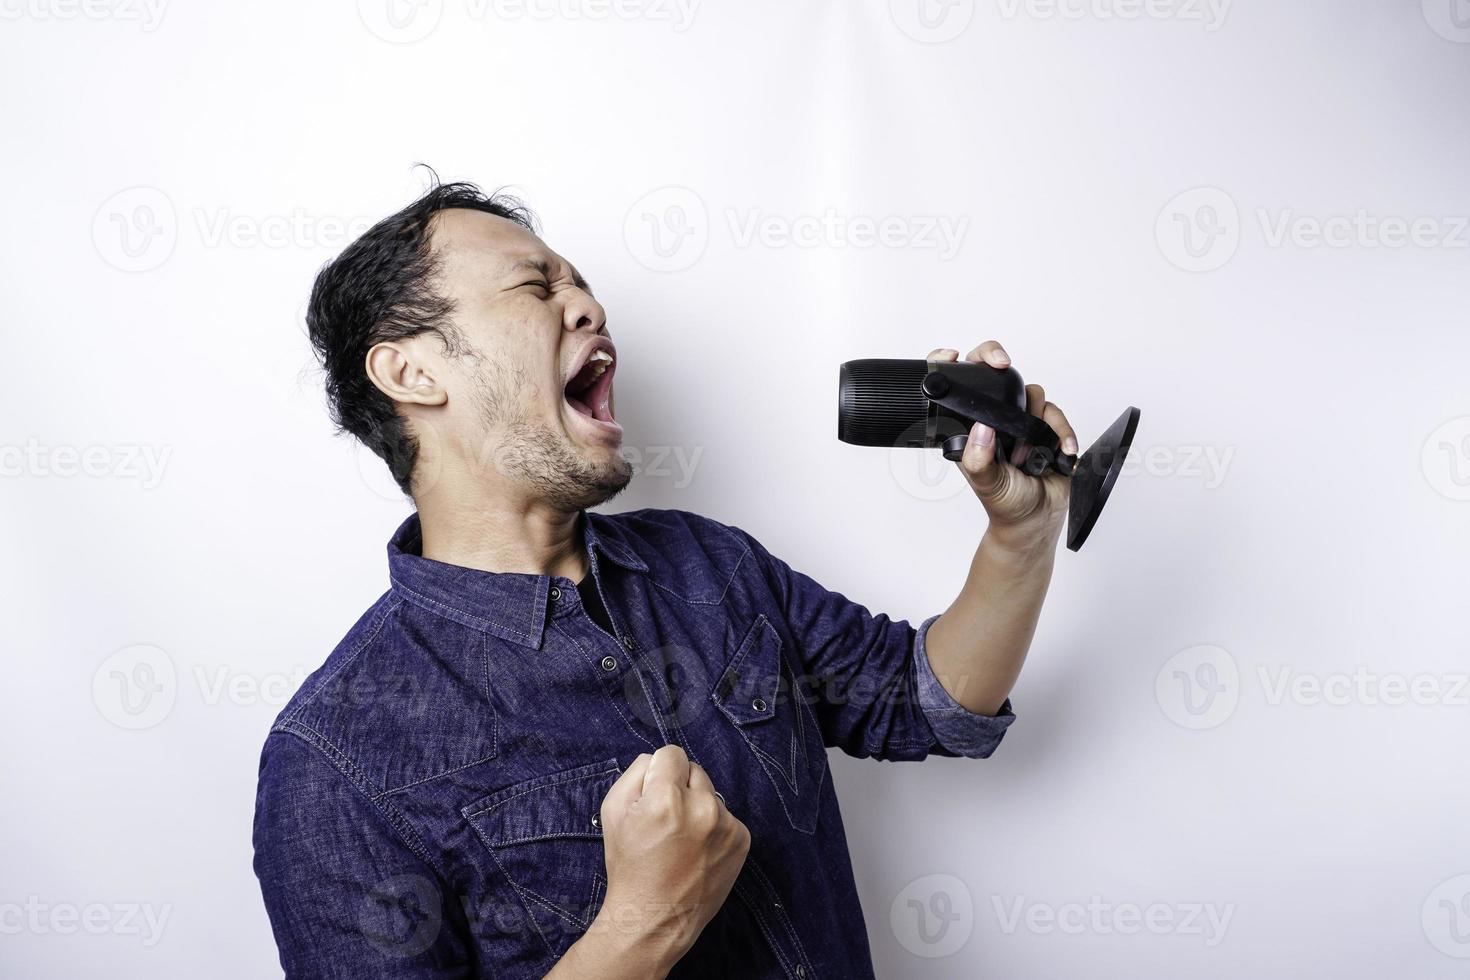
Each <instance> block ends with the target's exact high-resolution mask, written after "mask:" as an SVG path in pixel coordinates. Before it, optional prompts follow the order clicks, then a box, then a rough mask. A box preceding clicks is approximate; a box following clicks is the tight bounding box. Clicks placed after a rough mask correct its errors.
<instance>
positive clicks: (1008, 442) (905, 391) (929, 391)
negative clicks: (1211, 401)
mask: <svg viewBox="0 0 1470 980" xmlns="http://www.w3.org/2000/svg"><path fill="white" fill-rule="evenodd" d="M1139 415H1140V412H1139V410H1138V409H1136V408H1132V407H1129V408H1128V409H1127V410H1125V411H1124V412H1123V414H1122V415H1120V416H1118V419H1117V421H1115V422H1114V423H1113V424H1112V425H1111V426H1109V427H1108V430H1107V431H1106V432H1104V433H1103V434H1102V435H1101V436H1100V437H1099V438H1098V440H1097V441H1096V442H1094V443H1093V444H1092V445H1091V446H1090V447H1089V448H1088V450H1087V452H1085V453H1083V454H1082V456H1081V457H1080V458H1079V457H1077V456H1073V455H1070V454H1068V453H1064V452H1062V451H1061V437H1060V436H1058V435H1057V434H1056V432H1055V431H1054V430H1053V429H1052V427H1051V426H1049V425H1047V424H1046V423H1045V422H1043V421H1042V420H1041V419H1039V418H1037V417H1036V416H1034V415H1032V414H1031V413H1029V412H1027V411H1026V383H1025V382H1024V381H1023V380H1022V379H1021V375H1020V373H1019V372H1017V371H1016V369H1015V368H994V367H991V366H990V365H988V364H977V363H975V362H973V361H926V360H922V359H904V358H865V359H863V360H857V361H848V362H846V363H845V364H843V365H842V366H841V368H840V369H839V371H838V379H837V438H838V439H840V440H841V441H843V442H845V443H848V444H849V445H853V446H878V447H882V448H886V449H900V448H904V449H935V448H937V449H940V450H941V451H942V452H943V454H944V458H945V459H949V460H958V459H959V458H960V457H961V456H963V455H964V451H965V441H966V439H967V438H968V436H969V432H970V427H971V426H972V425H974V424H975V423H976V422H983V423H984V424H985V425H988V426H990V427H991V428H993V429H994V430H995V433H996V440H995V446H996V448H995V453H996V458H997V459H1000V460H1002V461H1004V460H1008V459H1010V456H1011V453H1012V452H1013V451H1014V450H1015V447H1016V445H1017V443H1018V442H1024V443H1026V444H1027V445H1028V446H1029V447H1030V449H1029V450H1028V452H1027V455H1026V459H1025V461H1024V462H1023V463H1022V465H1021V469H1022V470H1024V471H1025V472H1026V473H1028V474H1030V475H1031V476H1040V475H1041V474H1042V473H1045V472H1046V471H1047V470H1055V471H1056V472H1058V473H1061V474H1062V475H1063V476H1065V477H1068V478H1069V479H1070V480H1071V481H1072V487H1071V498H1070V501H1069V503H1068V510H1067V548H1068V550H1070V551H1078V550H1080V549H1081V547H1082V545H1083V543H1084V542H1085V541H1086V540H1087V537H1088V535H1089V534H1091V533H1092V528H1093V526H1094V525H1095V524H1096V523H1097V519H1098V516H1099V515H1101V514H1102V509H1103V506H1104V505H1105V504H1106V503H1107V502H1108V496H1109V495H1110V494H1111V493H1112V492H1113V485H1114V484H1115V483H1117V482H1118V475H1119V474H1120V473H1121V472H1122V470H1123V460H1124V459H1125V458H1126V457H1127V455H1128V449H1129V447H1131V446H1132V445H1133V434H1134V432H1136V431H1137V429H1138V418H1139Z"/></svg>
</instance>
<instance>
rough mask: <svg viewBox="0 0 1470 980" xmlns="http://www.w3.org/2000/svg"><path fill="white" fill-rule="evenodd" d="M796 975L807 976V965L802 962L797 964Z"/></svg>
mask: <svg viewBox="0 0 1470 980" xmlns="http://www.w3.org/2000/svg"><path fill="white" fill-rule="evenodd" d="M796 975H797V976H798V977H804V976H806V967H804V966H802V965H801V964H800V963H798V964H796Z"/></svg>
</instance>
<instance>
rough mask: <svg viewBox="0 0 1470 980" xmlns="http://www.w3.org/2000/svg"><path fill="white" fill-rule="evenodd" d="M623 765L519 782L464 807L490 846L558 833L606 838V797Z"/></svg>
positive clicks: (613, 763) (598, 764)
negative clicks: (603, 815) (604, 820)
mask: <svg viewBox="0 0 1470 980" xmlns="http://www.w3.org/2000/svg"><path fill="white" fill-rule="evenodd" d="M620 775H622V770H621V769H620V768H619V767H618V761H617V760H616V759H607V760H605V761H603V762H594V763H592V764H590V765H585V766H578V767H577V768H575V769H567V770H565V771H563V772H558V773H553V774H552V775H549V776H540V777H537V778H535V779H530V780H527V781H526V782H523V783H517V784H516V785H514V786H511V787H509V788H507V789H503V790H501V791H499V792H497V793H493V794H491V795H490V796H487V797H485V798H484V799H482V800H479V801H477V802H475V803H472V804H471V805H469V806H467V807H465V808H464V810H463V811H462V812H463V813H464V816H465V818H466V819H468V820H469V821H470V822H471V823H473V824H474V827H475V830H476V831H477V832H478V833H479V834H480V836H481V837H483V838H484V840H485V843H486V844H489V845H490V846H491V847H497V848H498V847H509V846H512V845H516V844H527V843H530V842H532V841H539V840H549V839H552V838H558V837H582V838H600V837H602V820H601V817H600V816H599V813H600V811H601V809H602V801H603V798H604V797H606V796H607V791H608V790H610V789H612V785H613V783H615V782H617V781H618V777H619V776H620Z"/></svg>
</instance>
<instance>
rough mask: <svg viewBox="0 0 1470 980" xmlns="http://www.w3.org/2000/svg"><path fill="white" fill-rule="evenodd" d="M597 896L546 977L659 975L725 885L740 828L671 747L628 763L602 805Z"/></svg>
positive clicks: (690, 940)
mask: <svg viewBox="0 0 1470 980" xmlns="http://www.w3.org/2000/svg"><path fill="white" fill-rule="evenodd" d="M602 842H603V849H604V851H605V854H606V860H607V897H606V899H605V900H604V901H603V903H602V909H601V911H599V912H598V914H597V918H596V919H595V920H594V921H593V923H592V925H591V927H590V928H589V929H588V930H587V934H586V935H585V936H583V937H582V939H580V940H578V941H577V942H576V943H575V944H573V946H572V948H571V949H569V950H568V951H567V955H566V956H564V957H563V958H562V961H561V962H560V963H558V964H557V969H556V970H554V971H552V974H551V976H553V977H557V978H561V977H563V976H566V977H579V976H582V975H583V974H582V970H581V967H582V966H583V964H584V963H585V964H586V965H587V966H590V967H593V968H595V969H596V972H595V973H588V974H586V975H588V976H594V975H595V976H599V977H609V976H619V975H623V971H622V970H621V969H620V967H622V966H624V965H626V966H627V967H628V968H629V971H630V972H628V973H627V974H626V975H628V976H640V977H646V976H649V975H650V974H651V975H655V976H660V977H661V976H663V975H664V974H666V973H667V972H668V971H669V970H670V969H671V968H672V967H673V965H674V964H675V963H677V962H678V961H679V958H680V957H681V956H683V955H684V954H685V953H686V952H688V951H689V947H691V946H693V945H694V941H695V940H696V939H698V938H699V934H700V932H701V931H703V929H704V927H705V926H706V925H707V924H708V923H709V920H710V919H712V918H714V916H715V913H716V912H718V911H719V910H720V906H721V905H723V904H725V898H726V896H728V895H729V894H730V889H731V888H732V887H733V886H734V884H735V878H736V876H738V875H739V874H740V868H741V866H742V865H743V864H744V863H745V855H746V854H747V853H748V852H749V851H750V831H749V830H748V829H746V826H745V824H743V823H741V822H740V821H739V820H736V819H735V817H734V816H732V815H731V813H730V811H729V810H728V809H726V807H725V804H724V801H723V800H721V799H720V797H719V796H718V795H716V793H715V787H714V784H712V783H711V782H710V778H709V776H708V775H707V774H706V773H705V771H704V769H702V768H701V767H700V766H699V765H698V764H697V763H692V762H690V761H689V756H687V755H685V754H684V750H683V749H681V748H679V747H678V746H677V745H666V746H664V747H663V748H661V749H659V750H658V751H657V752H655V753H654V754H653V755H646V754H645V755H640V756H639V757H638V758H636V759H634V760H633V764H632V765H630V766H629V767H628V770H627V772H625V773H623V775H622V776H621V777H619V778H618V781H617V782H616V783H614V784H613V787H612V789H610V790H608V793H607V797H606V799H604V800H603V801H602Z"/></svg>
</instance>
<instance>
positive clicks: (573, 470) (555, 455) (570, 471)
mask: <svg viewBox="0 0 1470 980" xmlns="http://www.w3.org/2000/svg"><path fill="white" fill-rule="evenodd" d="M493 373H497V372H495V370H494V369H493V368H492V369H491V370H490V371H482V373H481V376H480V381H479V384H478V386H477V393H478V400H479V402H480V417H481V421H482V422H483V423H484V425H485V428H486V429H487V430H492V429H494V428H500V429H502V430H503V431H504V432H505V440H504V442H503V443H502V444H501V447H500V450H499V451H498V452H497V453H496V464H497V466H498V467H499V469H500V470H501V471H502V472H503V473H505V474H506V475H507V476H511V477H514V478H516V479H519V480H521V481H523V482H524V483H525V484H526V485H527V486H529V487H530V488H531V491H532V493H533V494H534V495H535V496H536V497H538V498H539V499H541V500H543V501H545V502H547V503H549V504H551V505H552V506H554V507H557V508H558V509H560V510H565V511H577V510H583V509H585V508H588V507H595V506H597V505H598V504H602V503H606V502H607V501H609V500H611V499H612V498H614V497H616V496H617V495H618V494H619V493H621V492H622V491H623V489H624V488H625V487H626V486H627V485H628V483H629V481H630V480H632V478H633V468H632V466H631V465H630V464H629V463H628V461H627V460H626V459H624V458H623V456H622V455H621V454H619V453H613V454H612V459H611V460H609V461H608V462H606V463H603V464H597V463H591V462H589V461H587V460H585V459H583V458H582V457H581V456H580V455H579V454H578V453H577V451H576V449H575V448H574V447H573V446H572V445H571V444H570V440H569V439H568V437H567V436H566V435H565V434H559V433H557V432H556V431H554V430H553V429H552V427H551V426H549V425H548V424H547V423H546V422H545V420H543V419H539V418H534V417H532V416H531V415H529V414H527V413H526V412H525V411H524V410H522V409H521V408H520V407H519V406H518V405H517V404H516V403H515V393H516V392H518V391H519V389H520V384H519V380H520V377H519V372H517V374H516V376H514V377H505V376H503V377H498V378H496V377H491V375H492V374H493ZM497 382H499V383H497Z"/></svg>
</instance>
